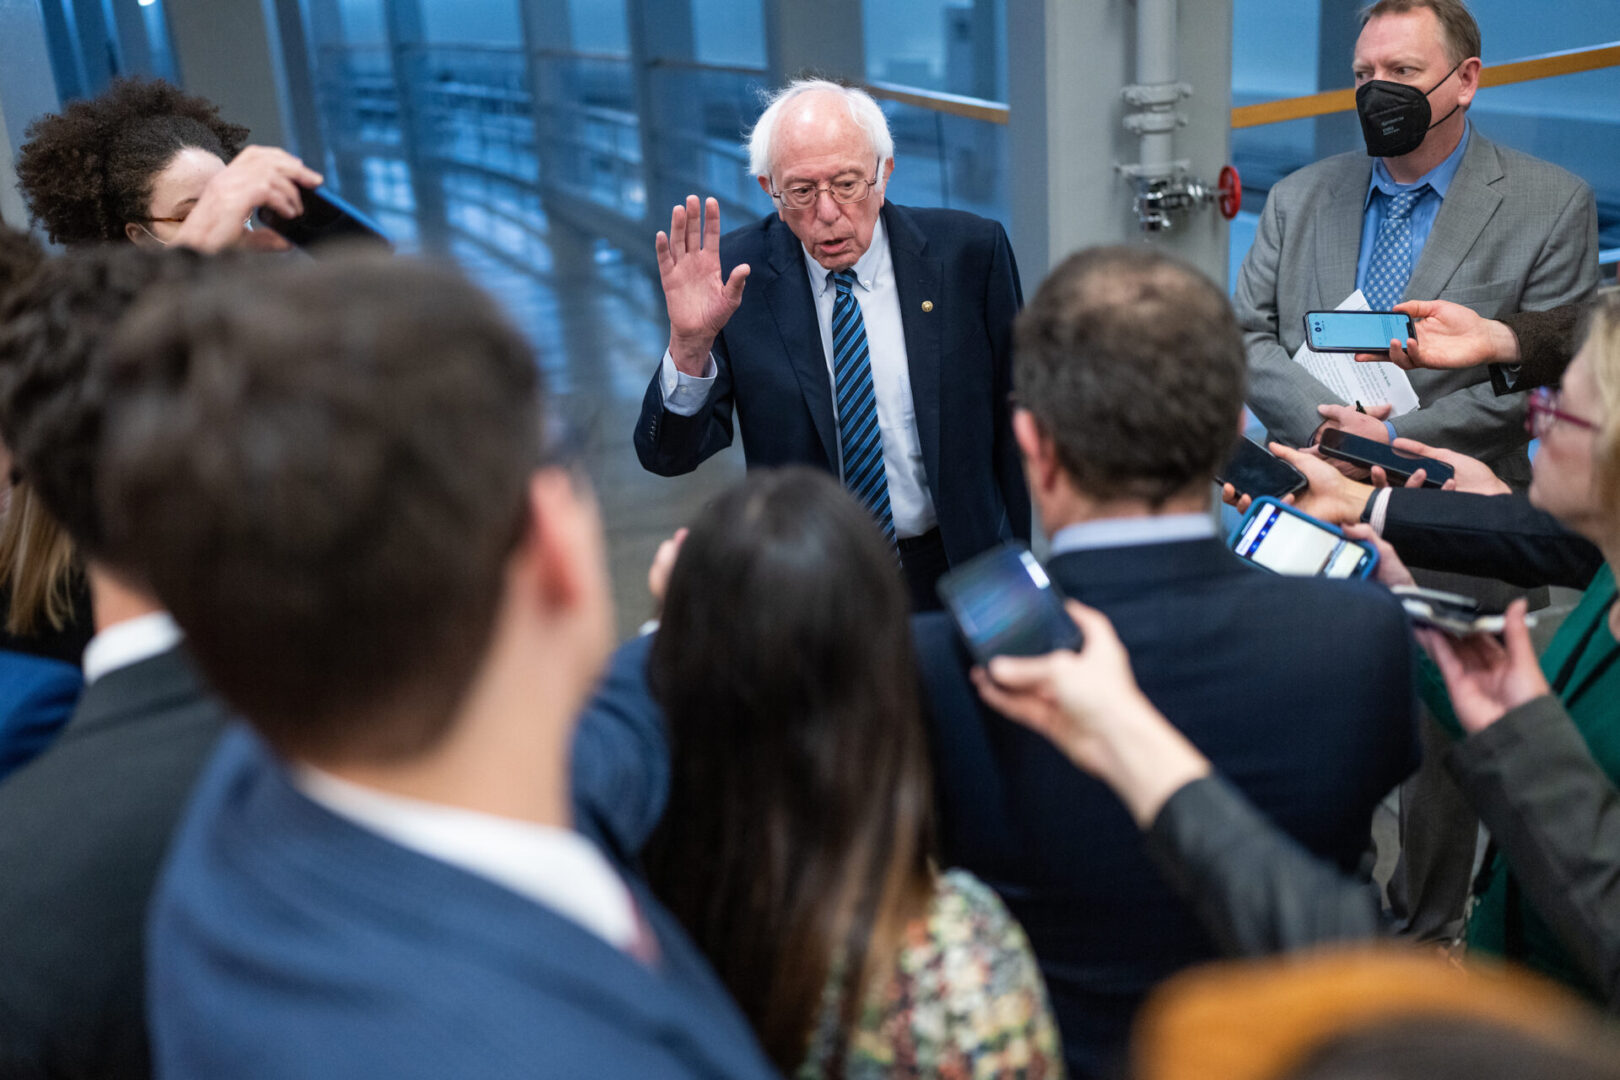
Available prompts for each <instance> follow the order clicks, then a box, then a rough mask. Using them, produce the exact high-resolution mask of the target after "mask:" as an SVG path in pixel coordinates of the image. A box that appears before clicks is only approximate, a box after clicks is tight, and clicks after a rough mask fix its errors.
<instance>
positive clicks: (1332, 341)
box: [1305, 311, 1412, 352]
mask: <svg viewBox="0 0 1620 1080" xmlns="http://www.w3.org/2000/svg"><path fill="white" fill-rule="evenodd" d="M1305 328H1306V330H1307V331H1309V333H1308V335H1307V336H1309V338H1310V339H1311V340H1310V345H1311V348H1313V349H1315V350H1317V351H1318V352H1334V351H1340V352H1348V351H1351V350H1354V351H1356V352H1387V351H1388V350H1389V343H1390V341H1391V340H1394V341H1400V342H1405V341H1406V339H1407V338H1408V337H1410V336H1411V333H1412V321H1411V319H1409V318H1408V317H1407V316H1405V315H1399V314H1396V313H1395V312H1391V311H1312V312H1310V313H1309V314H1307V315H1306V316H1305Z"/></svg>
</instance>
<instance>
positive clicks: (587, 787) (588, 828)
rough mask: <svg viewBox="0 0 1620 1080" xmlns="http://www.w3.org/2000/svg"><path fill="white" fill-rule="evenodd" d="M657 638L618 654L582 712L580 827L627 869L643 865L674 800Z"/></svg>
mask: <svg viewBox="0 0 1620 1080" xmlns="http://www.w3.org/2000/svg"><path fill="white" fill-rule="evenodd" d="M652 643H653V636H652V635H651V634H643V635H641V636H638V637H634V638H631V639H630V640H629V641H627V642H625V643H624V644H623V645H621V646H619V648H618V650H617V651H615V652H614V654H613V657H612V659H611V660H609V661H608V666H607V670H606V671H605V672H604V673H603V675H602V681H601V683H599V684H598V685H597V688H596V693H595V694H593V695H592V696H591V700H590V701H588V702H586V704H585V709H584V711H583V712H581V713H580V718H579V726H577V727H576V728H575V729H574V749H573V754H572V757H571V758H570V764H571V766H572V777H571V779H570V781H569V783H570V788H571V790H572V792H573V797H574V828H576V829H578V830H579V831H580V832H581V833H583V834H584V835H585V836H588V837H590V838H591V839H592V840H594V841H596V844H597V846H598V847H600V848H602V850H603V851H605V852H607V853H608V854H609V855H610V856H612V857H613V858H614V860H615V861H617V862H618V863H619V864H620V865H621V866H625V867H634V866H636V865H637V864H638V863H639V861H640V855H641V849H642V847H643V846H644V845H645V844H646V843H647V838H648V837H650V836H651V835H652V831H653V829H655V828H657V826H658V820H659V819H660V818H661V817H663V816H664V807H665V806H666V805H667V804H668V803H669V770H670V761H669V737H668V735H667V734H666V730H665V727H664V714H663V710H661V709H660V708H659V707H658V703H657V702H655V701H654V700H653V697H652V691H651V690H650V689H649V688H648V686H647V656H648V654H649V653H651V652H652Z"/></svg>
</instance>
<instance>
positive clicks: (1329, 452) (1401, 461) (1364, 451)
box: [1319, 428, 1455, 488]
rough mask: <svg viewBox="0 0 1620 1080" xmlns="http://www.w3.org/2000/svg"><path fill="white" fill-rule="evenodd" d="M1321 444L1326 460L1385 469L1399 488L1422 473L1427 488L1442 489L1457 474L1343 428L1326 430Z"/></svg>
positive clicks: (1442, 464)
mask: <svg viewBox="0 0 1620 1080" xmlns="http://www.w3.org/2000/svg"><path fill="white" fill-rule="evenodd" d="M1319 443H1320V445H1321V448H1322V454H1323V456H1325V457H1330V458H1334V459H1336V460H1338V461H1348V462H1350V463H1351V464H1352V465H1360V466H1362V467H1363V468H1367V469H1370V468H1372V467H1373V466H1374V465H1378V466H1382V468H1383V469H1384V472H1385V473H1386V474H1388V476H1389V479H1390V480H1391V481H1393V482H1394V483H1397V484H1402V483H1405V482H1406V481H1407V479H1408V478H1410V477H1411V475H1412V474H1413V473H1415V472H1417V471H1418V470H1419V469H1422V470H1423V475H1424V477H1425V480H1424V481H1423V486H1424V487H1431V488H1437V487H1443V486H1444V485H1445V482H1446V481H1447V480H1450V479H1451V478H1452V476H1453V475H1454V472H1455V470H1453V469H1452V467H1451V466H1450V465H1447V464H1446V463H1445V462H1443V461H1436V460H1435V459H1434V458H1426V457H1420V456H1419V455H1417V454H1408V453H1406V452H1405V451H1402V450H1397V449H1395V448H1394V447H1393V446H1390V445H1389V444H1388V443H1381V442H1377V441H1376V440H1373V439H1364V438H1362V437H1361V436H1360V435H1352V434H1350V433H1349V432H1348V431H1344V430H1342V429H1340V428H1324V429H1323V430H1322V435H1321V438H1320V440H1319Z"/></svg>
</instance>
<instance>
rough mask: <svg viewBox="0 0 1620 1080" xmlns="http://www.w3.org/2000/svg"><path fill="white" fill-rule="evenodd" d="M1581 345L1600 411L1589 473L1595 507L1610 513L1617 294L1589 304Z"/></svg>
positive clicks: (1617, 438)
mask: <svg viewBox="0 0 1620 1080" xmlns="http://www.w3.org/2000/svg"><path fill="white" fill-rule="evenodd" d="M1585 346H1586V348H1587V349H1588V350H1589V355H1590V357H1591V366H1592V382H1593V384H1594V385H1595V386H1596V387H1597V396H1598V402H1599V403H1600V405H1601V406H1602V409H1603V419H1602V421H1601V422H1600V423H1599V424H1598V430H1597V446H1596V448H1595V452H1594V453H1593V455H1592V464H1593V474H1594V477H1595V480H1596V483H1597V485H1598V502H1599V504H1600V505H1601V506H1602V507H1603V509H1605V510H1614V509H1615V508H1616V507H1617V506H1620V292H1610V293H1605V294H1603V295H1601V296H1599V297H1598V299H1597V300H1596V302H1594V303H1593V305H1592V310H1591V316H1590V321H1589V322H1588V323H1587V328H1586V339H1585Z"/></svg>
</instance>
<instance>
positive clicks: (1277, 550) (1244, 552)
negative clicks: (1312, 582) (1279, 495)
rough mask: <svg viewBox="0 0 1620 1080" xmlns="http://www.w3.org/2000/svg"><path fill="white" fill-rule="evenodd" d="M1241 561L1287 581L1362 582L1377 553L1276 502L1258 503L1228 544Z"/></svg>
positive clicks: (1373, 548)
mask: <svg viewBox="0 0 1620 1080" xmlns="http://www.w3.org/2000/svg"><path fill="white" fill-rule="evenodd" d="M1228 545H1229V546H1230V547H1231V549H1232V550H1233V552H1235V553H1236V554H1237V556H1238V558H1240V559H1244V560H1246V561H1248V562H1251V563H1254V564H1255V565H1256V566H1259V567H1263V568H1265V569H1267V570H1270V571H1272V572H1273V573H1277V574H1287V575H1289V576H1291V577H1331V578H1364V577H1366V576H1367V575H1368V574H1370V573H1372V572H1373V568H1374V567H1375V566H1377V565H1378V549H1377V548H1376V547H1374V546H1373V545H1372V544H1370V543H1368V542H1366V541H1364V540H1351V539H1349V538H1348V537H1346V536H1345V535H1344V533H1343V532H1341V531H1340V530H1339V529H1337V528H1335V527H1334V526H1332V525H1329V524H1328V523H1327V522H1325V521H1318V520H1317V519H1316V518H1313V517H1311V515H1309V514H1307V513H1305V512H1304V511H1302V510H1296V509H1294V508H1293V507H1292V506H1289V505H1288V504H1287V503H1283V502H1279V501H1277V500H1276V499H1272V498H1264V499H1256V500H1255V501H1254V505H1253V506H1251V507H1249V512H1248V513H1247V514H1245V515H1244V517H1243V520H1242V521H1240V522H1238V527H1237V528H1236V529H1235V530H1233V532H1232V537H1231V539H1230V541H1228Z"/></svg>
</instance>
